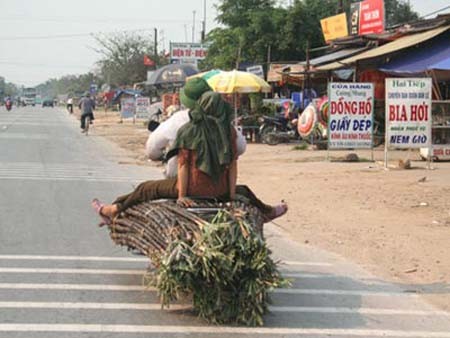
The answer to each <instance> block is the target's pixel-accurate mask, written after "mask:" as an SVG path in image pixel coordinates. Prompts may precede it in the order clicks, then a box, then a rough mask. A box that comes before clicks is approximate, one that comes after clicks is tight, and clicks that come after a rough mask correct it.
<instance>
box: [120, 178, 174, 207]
mask: <svg viewBox="0 0 450 338" xmlns="http://www.w3.org/2000/svg"><path fill="white" fill-rule="evenodd" d="M161 198H175V199H176V198H178V189H177V179H176V178H168V179H165V180H156V181H146V182H142V183H141V184H139V185H138V186H137V187H136V189H134V191H132V192H131V193H129V194H126V195H123V196H120V197H118V198H116V200H115V201H114V202H113V204H117V206H118V208H119V211H124V210H125V209H128V208H131V207H132V206H135V205H136V204H139V203H142V202H147V201H153V200H157V199H161Z"/></svg>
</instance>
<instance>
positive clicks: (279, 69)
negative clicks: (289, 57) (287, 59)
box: [267, 63, 305, 82]
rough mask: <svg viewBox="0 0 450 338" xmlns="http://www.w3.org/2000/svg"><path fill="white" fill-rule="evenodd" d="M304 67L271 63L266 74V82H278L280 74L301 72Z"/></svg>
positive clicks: (297, 64)
mask: <svg viewBox="0 0 450 338" xmlns="http://www.w3.org/2000/svg"><path fill="white" fill-rule="evenodd" d="M304 70H305V69H304V67H303V66H302V65H301V64H299V63H295V64H286V63H271V64H270V69H269V71H268V72H267V82H279V81H281V80H282V78H283V76H282V73H283V72H286V71H289V72H303V71H304Z"/></svg>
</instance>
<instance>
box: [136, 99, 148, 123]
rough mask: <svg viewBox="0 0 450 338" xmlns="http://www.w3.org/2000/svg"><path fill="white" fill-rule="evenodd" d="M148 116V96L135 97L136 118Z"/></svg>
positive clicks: (146, 117)
mask: <svg viewBox="0 0 450 338" xmlns="http://www.w3.org/2000/svg"><path fill="white" fill-rule="evenodd" d="M149 117H150V98H148V97H137V98H136V118H137V119H148V118H149Z"/></svg>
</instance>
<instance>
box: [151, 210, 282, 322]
mask: <svg viewBox="0 0 450 338" xmlns="http://www.w3.org/2000/svg"><path fill="white" fill-rule="evenodd" d="M150 284H151V285H152V286H156V287H157V289H158V291H159V294H160V297H161V301H162V304H163V306H168V305H169V304H170V302H171V301H173V300H176V299H179V298H180V297H182V296H183V295H186V294H188V295H192V297H193V306H194V309H195V310H196V311H197V312H198V314H199V316H200V317H201V318H204V319H206V320H207V321H209V322H212V323H218V324H219V323H220V324H222V323H237V324H245V325H249V326H255V325H263V315H264V314H265V313H266V312H267V309H268V303H269V296H268V291H269V290H271V289H273V288H277V287H282V286H286V285H287V284H288V282H287V281H286V280H284V279H283V278H282V277H281V275H280V273H279V272H278V270H277V265H276V263H275V262H273V260H272V259H271V258H270V250H269V249H268V248H267V246H266V244H265V241H264V240H263V238H262V237H261V236H260V235H259V234H258V233H257V232H256V231H254V230H253V228H252V227H251V225H250V224H249V223H248V222H247V221H243V220H238V219H234V218H232V217H231V216H230V215H229V214H228V213H227V212H226V211H221V212H219V213H218V214H217V216H216V217H215V218H214V220H213V221H212V222H211V223H207V224H206V225H205V226H204V227H203V229H202V232H201V235H200V238H199V239H198V240H197V241H194V242H193V243H186V242H185V241H182V240H176V241H174V242H172V243H170V245H169V247H168V249H167V251H166V253H165V254H164V255H163V256H162V257H160V264H159V265H158V269H157V270H156V271H154V272H153V273H152V275H151V276H150Z"/></svg>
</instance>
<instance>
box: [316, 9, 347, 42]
mask: <svg viewBox="0 0 450 338" xmlns="http://www.w3.org/2000/svg"><path fill="white" fill-rule="evenodd" d="M320 24H321V26H322V32H323V36H324V38H325V41H326V42H328V41H331V40H334V39H337V38H343V37H346V36H348V29H347V14H345V13H341V14H338V15H335V16H330V17H328V18H325V19H322V20H320Z"/></svg>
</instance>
